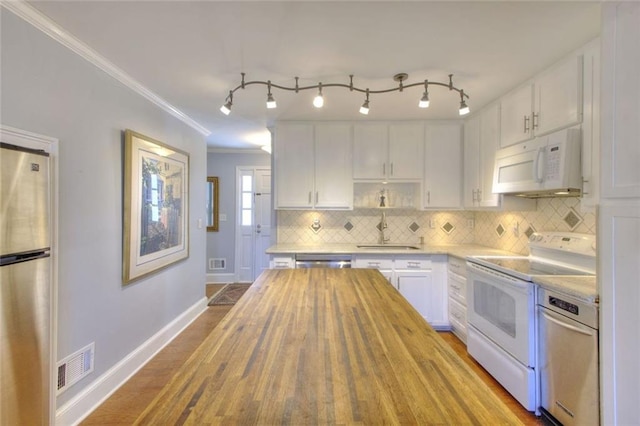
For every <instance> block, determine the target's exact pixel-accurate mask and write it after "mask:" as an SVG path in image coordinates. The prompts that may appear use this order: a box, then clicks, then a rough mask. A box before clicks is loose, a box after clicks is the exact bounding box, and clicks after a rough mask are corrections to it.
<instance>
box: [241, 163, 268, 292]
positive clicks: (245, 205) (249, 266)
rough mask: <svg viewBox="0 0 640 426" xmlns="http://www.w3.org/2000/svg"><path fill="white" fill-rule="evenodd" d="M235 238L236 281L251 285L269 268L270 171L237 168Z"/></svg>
mask: <svg viewBox="0 0 640 426" xmlns="http://www.w3.org/2000/svg"><path fill="white" fill-rule="evenodd" d="M237 176H238V194H237V196H238V214H237V222H236V223H237V233H236V235H237V237H236V277H237V278H236V279H237V280H238V281H239V282H253V280H255V278H256V277H257V276H258V275H260V273H262V271H263V270H265V269H268V268H269V258H268V256H267V255H266V254H265V250H266V249H267V248H268V247H269V245H270V244H271V169H269V168H253V167H247V168H244V167H240V168H238V172H237Z"/></svg>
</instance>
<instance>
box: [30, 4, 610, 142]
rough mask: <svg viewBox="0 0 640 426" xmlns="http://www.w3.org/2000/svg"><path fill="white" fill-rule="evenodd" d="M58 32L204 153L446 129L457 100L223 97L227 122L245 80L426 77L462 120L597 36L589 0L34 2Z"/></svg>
mask: <svg viewBox="0 0 640 426" xmlns="http://www.w3.org/2000/svg"><path fill="white" fill-rule="evenodd" d="M29 3H30V4H31V5H32V6H34V7H36V8H37V9H39V10H40V11H41V12H42V13H44V14H45V15H47V16H48V17H50V18H51V19H52V20H53V21H55V22H56V23H57V24H59V25H60V26H62V27H63V28H64V29H65V30H66V31H68V32H69V33H71V34H72V35H74V36H75V37H77V38H78V39H80V40H82V41H83V42H84V43H86V44H87V45H88V46H90V47H91V48H92V49H94V50H95V51H97V52H98V53H99V54H100V55H102V56H103V57H105V58H106V59H107V60H109V61H110V62H112V63H113V64H114V65H116V66H117V67H119V68H120V69H122V70H124V71H125V72H126V73H128V74H129V75H130V76H131V77H133V78H134V79H135V80H137V81H138V82H140V83H141V84H143V85H144V86H145V87H146V88H147V89H150V90H151V91H153V92H154V93H155V94H157V95H158V96H160V97H161V98H163V99H164V100H166V101H167V102H169V103H170V104H171V105H173V106H174V107H176V108H177V109H179V110H180V111H182V112H183V113H184V114H186V115H187V116H189V117H190V118H191V119H193V120H195V121H196V122H197V123H199V124H200V125H202V126H204V127H205V128H207V129H208V130H209V131H211V134H210V135H209V136H208V137H207V143H208V146H209V147H212V148H215V147H217V148H256V147H257V146H258V145H261V144H264V143H267V142H268V140H269V133H268V131H267V127H268V126H271V125H273V123H274V122H275V121H277V120H390V119H393V120H400V119H452V118H456V117H457V116H458V105H459V102H460V97H459V95H458V94H457V93H455V92H449V91H448V90H447V89H446V88H444V87H430V89H429V94H430V98H431V106H430V107H429V108H428V109H426V110H425V109H420V108H417V102H418V100H419V98H420V97H421V95H422V92H423V88H422V87H415V88H410V89H407V90H405V91H403V92H393V93H387V94H380V95H375V96H374V95H372V96H371V112H370V113H369V115H368V116H366V117H365V116H363V115H361V114H359V113H358V108H359V107H360V105H361V104H362V102H363V101H364V96H363V95H362V94H361V93H355V92H353V93H352V92H349V91H348V90H346V89H340V88H325V90H324V91H323V93H324V98H325V106H324V108H322V109H316V108H314V107H313V106H312V105H311V101H312V98H313V97H314V96H315V94H316V93H315V91H313V90H309V91H301V92H299V93H297V94H296V93H294V92H285V91H278V90H276V89H273V90H272V92H273V94H274V96H275V98H276V100H277V102H278V108H277V109H270V110H267V109H266V107H265V101H266V87H265V86H258V85H256V86H250V87H247V88H246V89H245V90H242V89H241V90H239V91H237V92H236V93H235V95H234V103H233V108H232V113H231V114H230V115H229V116H225V115H223V114H222V113H221V112H220V111H219V108H220V106H221V105H222V104H223V103H224V100H225V97H226V96H227V94H228V93H229V90H231V89H233V88H235V87H236V86H238V85H239V83H240V73H241V72H245V73H246V74H247V81H249V80H271V81H272V82H273V83H275V84H280V85H284V86H293V85H294V84H295V81H294V77H295V76H298V77H299V78H300V85H301V86H303V85H314V84H317V83H318V82H323V83H325V84H326V83H329V82H332V83H335V82H338V83H346V84H347V83H348V82H349V77H348V76H349V75H350V74H353V75H354V85H355V86H357V87H362V88H367V87H368V88H370V89H371V90H381V89H388V88H391V87H393V86H396V85H397V83H396V82H394V81H393V79H392V77H393V75H395V74H396V73H399V72H406V73H408V74H409V79H408V80H407V81H406V82H405V84H410V83H415V82H420V81H424V80H425V79H429V80H430V81H440V82H447V81H448V77H447V76H448V74H454V77H453V79H454V85H455V86H457V87H458V88H461V89H464V91H465V93H467V94H468V95H469V96H470V99H469V100H468V104H469V106H470V107H471V109H472V111H473V110H474V109H475V110H478V109H479V108H480V107H482V106H483V105H486V104H487V103H489V102H491V101H493V100H494V99H496V98H498V97H499V96H500V95H502V94H504V93H505V92H507V91H508V90H509V89H511V88H513V87H515V86H516V85H518V84H519V83H521V82H523V81H524V80H526V79H528V78H530V77H531V76H532V75H534V74H535V73H536V72H539V71H540V70H542V69H544V68H545V67H547V66H549V65H551V64H552V63H554V62H555V61H557V60H558V59H560V58H562V57H563V56H565V55H566V54H568V53H569V52H571V51H572V50H575V49H576V48H579V47H580V46H582V45H583V44H585V43H586V42H588V41H590V40H592V39H593V38H595V37H597V36H598V34H599V32H600V3H599V2H595V1H590V2H581V1H568V2H555V1H537V2H524V1H496V2H487V1H469V2H462V1H441V2H437V1H427V2H416V1H391V2H381V1H374V2H368V1H335V2H330V1H315V2H314V1H289V2H281V1H260V2H245V1H229V2H221V1H158V2H155V1H88V0H85V1H34V2H29Z"/></svg>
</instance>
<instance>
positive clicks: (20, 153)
mask: <svg viewBox="0 0 640 426" xmlns="http://www.w3.org/2000/svg"><path fill="white" fill-rule="evenodd" d="M0 167H1V168H0V425H40V424H43V425H44V424H48V423H49V411H50V395H51V390H50V388H51V380H50V376H51V367H50V356H51V354H50V345H51V342H50V341H51V321H50V309H51V307H50V305H51V290H50V281H51V266H50V263H51V262H50V244H51V243H50V231H49V228H50V218H49V217H50V214H49V213H50V212H49V210H50V195H49V155H48V154H47V153H46V152H43V151H36V150H30V149H26V148H22V147H17V146H14V145H10V144H6V143H0Z"/></svg>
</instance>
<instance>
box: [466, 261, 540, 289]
mask: <svg viewBox="0 0 640 426" xmlns="http://www.w3.org/2000/svg"><path fill="white" fill-rule="evenodd" d="M467 266H468V267H469V272H470V273H472V274H473V273H476V274H478V275H481V276H484V277H487V278H490V279H492V280H494V281H495V280H498V282H499V283H500V284H504V285H510V286H514V287H517V288H520V289H523V290H526V289H527V288H528V287H529V285H530V284H531V283H530V282H528V281H523V280H520V279H518V278H515V277H512V276H509V275H506V274H503V273H502V272H498V271H494V270H492V269H489V268H487V267H484V266H482V265H478V264H476V263H472V262H467ZM467 280H469V277H467ZM469 281H471V282H472V281H473V280H469Z"/></svg>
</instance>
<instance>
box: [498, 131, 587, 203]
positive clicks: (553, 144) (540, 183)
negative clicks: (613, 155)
mask: <svg viewBox="0 0 640 426" xmlns="http://www.w3.org/2000/svg"><path fill="white" fill-rule="evenodd" d="M580 146H581V134H580V129H576V128H571V129H564V130H560V131H558V132H555V133H551V134H548V135H545V136H540V137H537V138H535V139H533V140H530V141H527V142H523V143H520V144H518V145H514V146H510V147H507V148H503V149H501V150H498V152H496V163H495V169H494V173H493V192H495V193H498V194H511V195H519V196H523V197H528V198H541V197H577V196H580V195H581V193H582V171H581V159H580V151H581V150H580Z"/></svg>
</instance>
